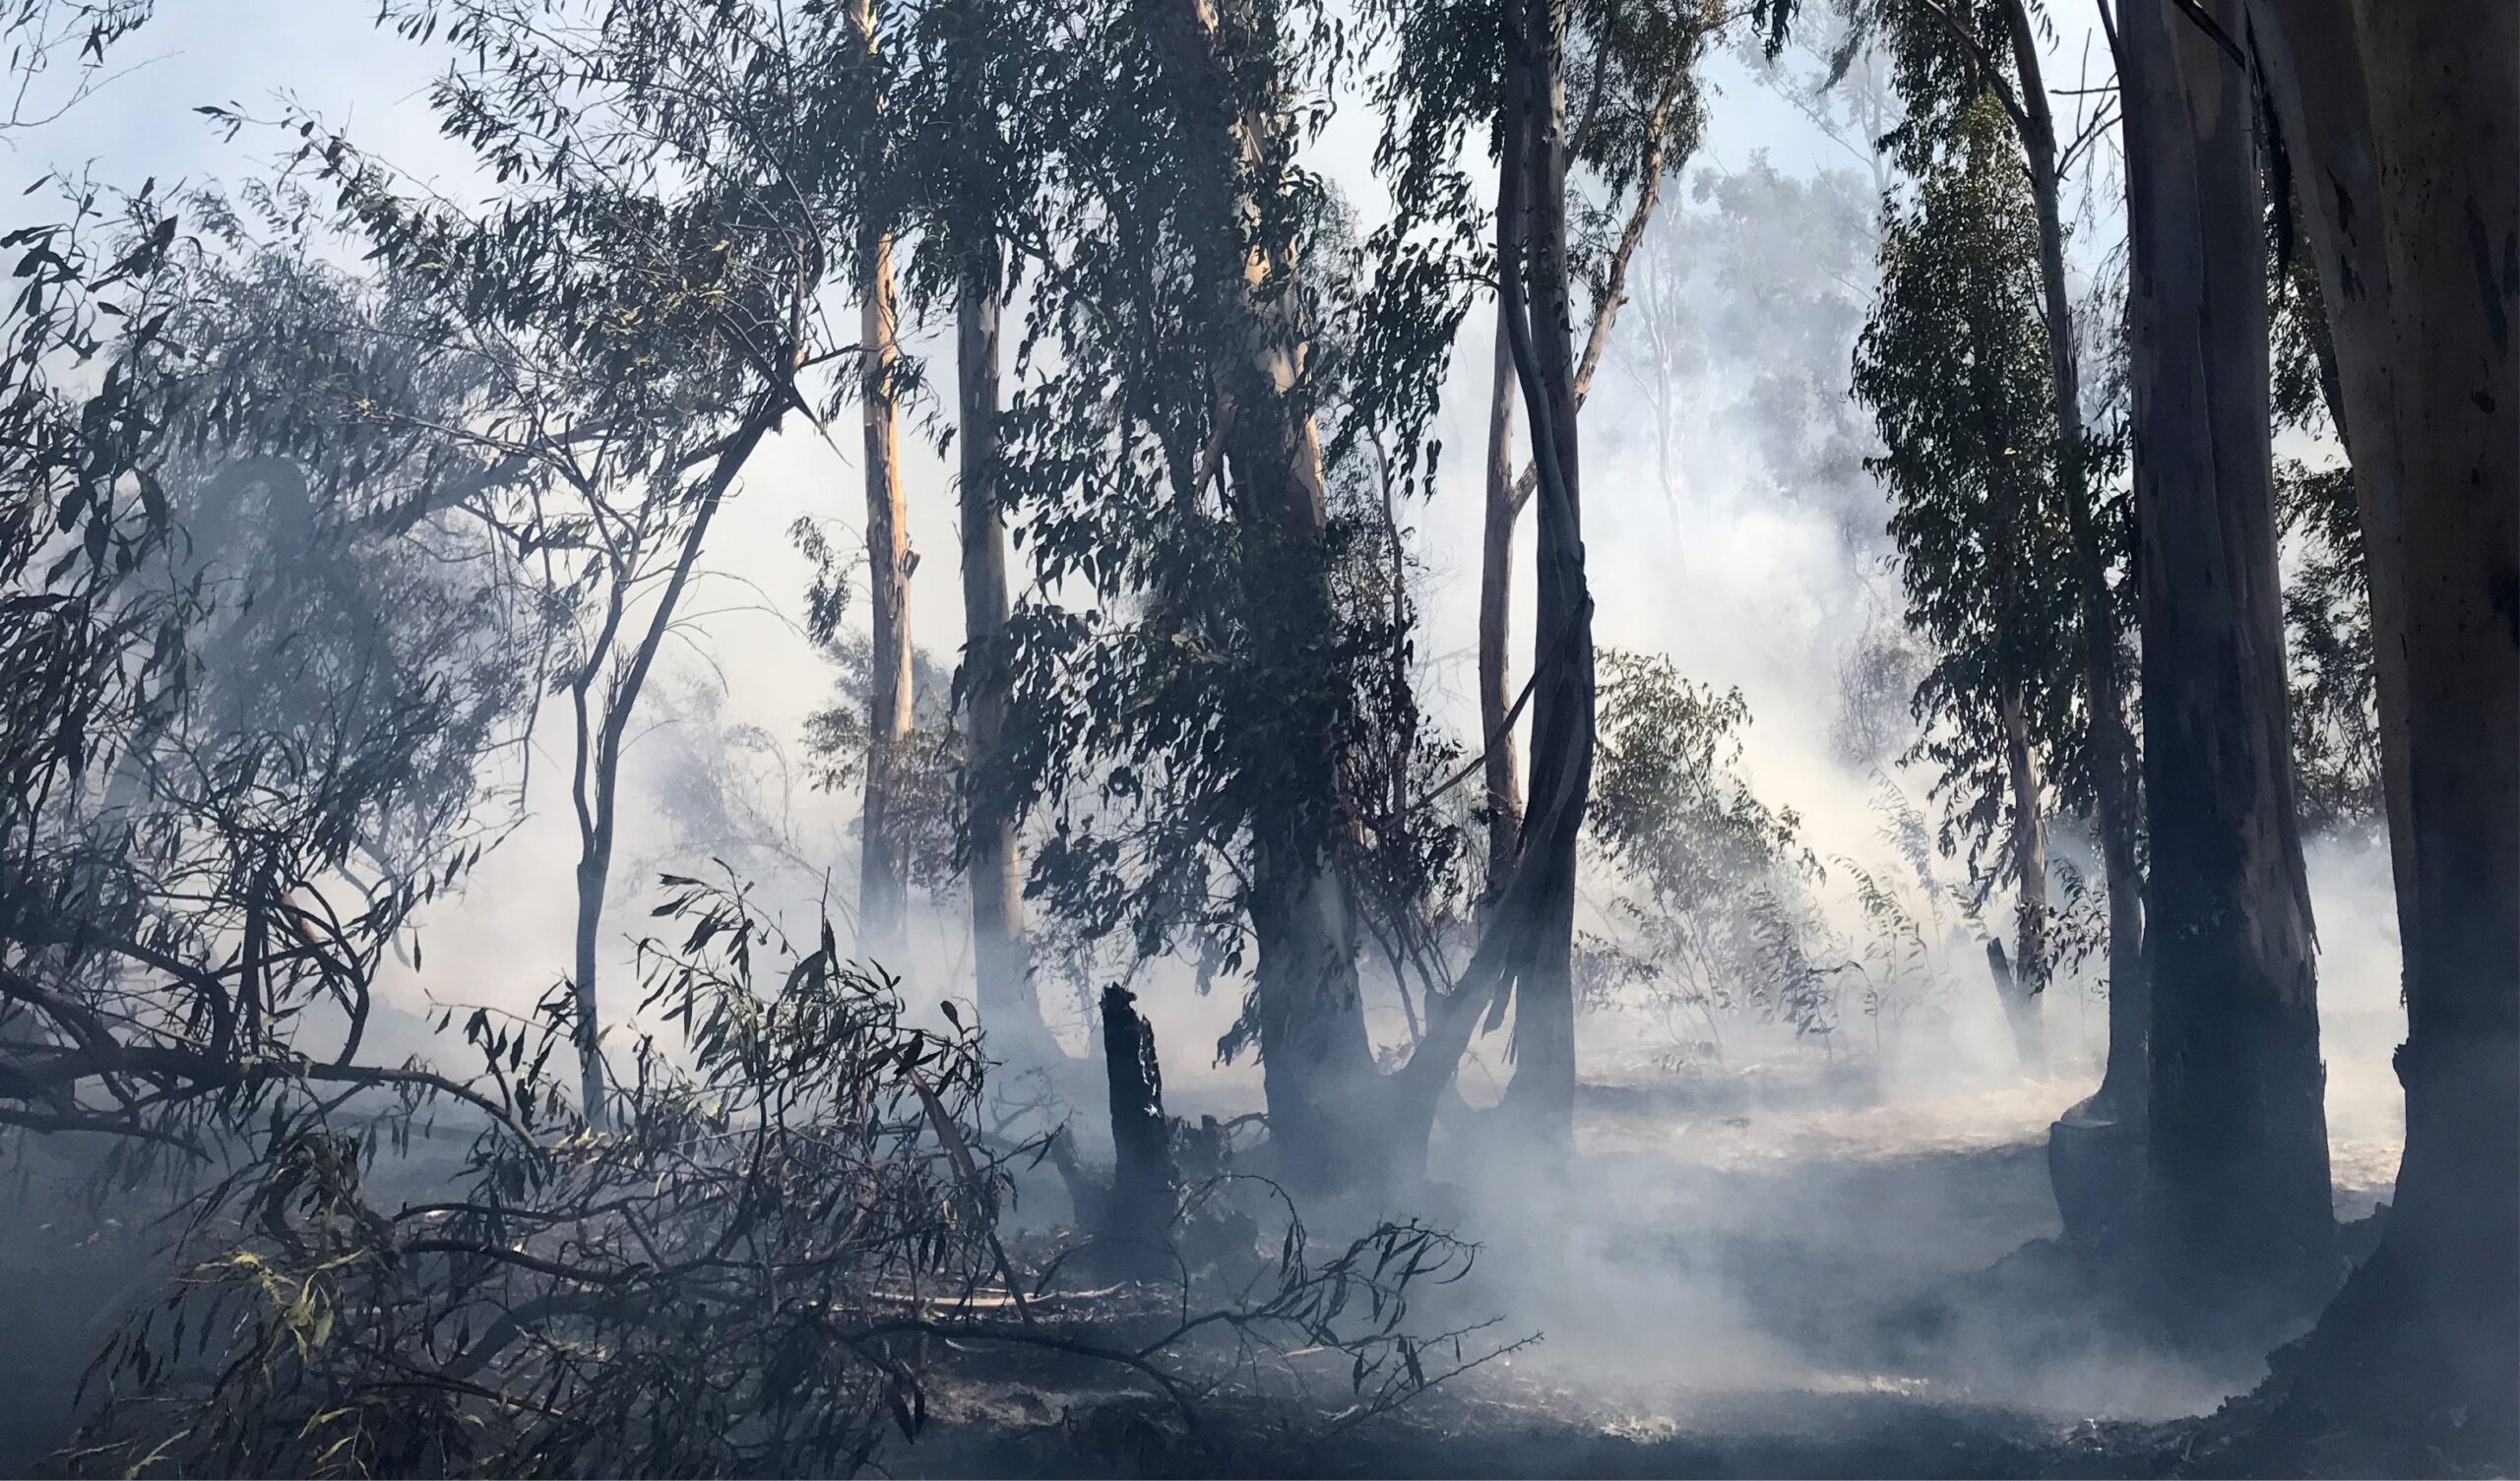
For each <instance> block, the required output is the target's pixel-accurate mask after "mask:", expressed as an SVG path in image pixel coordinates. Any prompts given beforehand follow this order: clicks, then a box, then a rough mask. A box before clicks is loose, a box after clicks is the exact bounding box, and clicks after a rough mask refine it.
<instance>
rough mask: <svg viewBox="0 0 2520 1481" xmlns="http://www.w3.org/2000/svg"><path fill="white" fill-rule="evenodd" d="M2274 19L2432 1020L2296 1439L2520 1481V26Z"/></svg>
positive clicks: (2411, 16)
mask: <svg viewBox="0 0 2520 1481" xmlns="http://www.w3.org/2000/svg"><path fill="white" fill-rule="evenodd" d="M2248 16H2249V19H2250V22H2251V28H2250V29H2251V32H2252V33H2253V36H2254V38H2255V40H2256V42H2257V46H2258V52H2259V55H2260V58H2261V60H2262V62H2263V64H2264V66H2265V69H2266V74H2267V77H2268V80H2269V86H2270V91H2271V92H2272V93H2273V95H2274V98H2275V101H2276V105H2277V112H2278V116H2279V117H2280V119H2281V121H2282V126H2283V129H2284V132H2285V138H2286V142H2287V145H2288V148H2289V150H2290V154H2291V157H2292V160H2293V161H2294V178H2295V179H2296V180H2297V181H2299V189H2300V198H2301V200H2302V201H2303V203H2304V204H2305V207H2306V209H2307V215H2308V216H2309V217H2310V225H2311V244H2312V247H2313V249H2314V251H2315V253H2316V255H2317V258H2318V265H2319V281H2320V287H2321V296H2322V297H2323V298H2324V300H2325V302H2326V305H2327V309H2328V314H2329V324H2330V327H2331V329H2332V331H2333V333H2334V335H2335V340H2336V350H2337V360H2338V368H2339V371H2340V374H2341V378H2342V380H2343V382H2344V395H2345V410H2346V420H2347V422H2348V423H2349V424H2350V425H2351V426H2352V428H2353V432H2354V446H2353V457H2354V481H2355V489H2356V495H2357V499H2358V501H2359V503H2360V504H2361V507H2362V533H2363V542H2364V549H2365V553H2366V555H2367V558H2368V560H2369V567H2370V578H2371V615H2372V626H2373V633H2374V639H2375V642H2374V648H2375V649H2376V655H2377V660H2378V681H2379V702H2380V717H2381V737H2380V738H2381V746H2382V762H2383V766H2384V770H2385V772H2386V779H2387V781H2388V783H2389V786H2388V801H2389V815H2390V816H2389V832H2390V847H2391V850H2392V852H2393V853H2394V854H2396V855H2397V856H2398V857H2399V859H2400V861H2401V868H2400V871H2399V879H2400V887H2399V891H2398V901H2397V905H2398V928H2399V937H2400V940H2401V943H2402V945H2403V949H2404V953H2405V984H2406V1000H2407V1040H2406V1043H2405V1045H2404V1046H2403V1047H2401V1048H2400V1049H2399V1050H2398V1055H2397V1066H2398V1076H2399V1079H2400V1080H2401V1081H2402V1082H2403V1083H2404V1084H2405V1086H2406V1096H2407V1107H2406V1129H2407V1131H2406V1156H2405V1160H2404V1162H2403V1163H2402V1164H2401V1166H2400V1168H2399V1172H2398V1184H2397V1201H2396V1203H2395V1204H2394V1206H2393V1207H2392V1209H2391V1210H2390V1213H2389V1216H2388V1222H2387V1224H2386V1226H2385V1231H2384V1233H2383V1234H2382V1236H2381V1240H2380V1245H2379V1248H2378V1250H2377V1251H2376V1252H2375V1253H2374V1254H2373V1255H2372V1257H2371V1259H2370V1260H2369V1261H2367V1262H2365V1263H2364V1264H2363V1265H2362V1266H2361V1267H2360V1268H2359V1269H2357V1270H2356V1271H2355V1273H2354V1275H2353V1276H2352V1278H2351V1279H2349V1280H2348V1281H2347V1283H2346V1286H2345V1289H2344V1290H2343V1292H2341V1293H2340V1294H2339V1295H2338V1297H2337V1299H2336V1301H2335V1302H2334V1303H2333V1304H2332V1305H2331V1306H2330V1307H2329V1308H2328V1310H2327V1313H2326V1315H2325V1316H2324V1317H2322V1318H2321V1320H2320V1323H2319V1326H2318V1327H2317V1329H2316V1330H2315V1331H2314V1332H2313V1333H2312V1334H2311V1336H2310V1337H2309V1339H2308V1341H2307V1342H2306V1344H2305V1345H2304V1347H2303V1349H2302V1350H2301V1351H2299V1353H2296V1354H2293V1355H2291V1356H2290V1359H2289V1361H2286V1362H2283V1363H2280V1364H2279V1369H2280V1370H2281V1372H2282V1373H2283V1375H2284V1376H2285V1380H2286V1381H2287V1382H2288V1384H2289V1394H2288V1399H2287V1403H2286V1405H2285V1407H2284V1408H2283V1409H2282V1410H2281V1411H2279V1413H2278V1416H2277V1417H2278V1420H2279V1422H2283V1426H2282V1427H2283V1428H2286V1429H2289V1430H2291V1431H2292V1432H2294V1433H2297V1434H2303V1435H2308V1434H2317V1433H2320V1432H2322V1431H2323V1430H2324V1429H2325V1428H2327V1427H2328V1426H2329V1425H2330V1424H2331V1423H2333V1422H2335V1421H2337V1420H2339V1419H2344V1420H2346V1421H2347V1422H2351V1423H2355V1424H2357V1425H2358V1426H2359V1427H2360V1428H2361V1429H2362V1430H2363V1431H2364V1432H2365V1433H2368V1432H2370V1431H2372V1430H2374V1429H2385V1430H2395V1431H2400V1432H2404V1433H2405V1434H2407V1435H2408V1436H2409V1437H2410V1438H2411V1440H2412V1441H2413V1443H2414V1444H2416V1445H2421V1446H2437V1447H2438V1448H2439V1450H2438V1451H2437V1452H2436V1453H2438V1454H2441V1455H2446V1456H2448V1457H2450V1458H2451V1459H2452V1460H2454V1461H2456V1462H2460V1463H2473V1464H2482V1465H2486V1466H2489V1467H2499V1468H2508V1467H2509V1466H2511V1465H2512V1464H2513V1463H2514V1461H2515V1458H2520V1412H2515V1410H2520V1406H2515V1404H2514V1402H2513V1394H2514V1393H2515V1392H2520V1261H2515V1260H2514V1258H2513V1251H2514V1250H2515V1249H2520V1177H2515V1176H2514V1175H2513V1169H2514V1168H2515V1167H2520V745H2515V744H2514V742H2513V737H2514V736H2516V735H2520V368H2516V367H2515V361H2514V355H2513V345H2512V334H2513V321H2514V319H2515V318H2520V171H2514V170H2513V168H2512V160H2513V159H2514V158H2515V157H2520V11H2515V9H2514V8H2513V7H2511V6H2508V5H2494V6H2482V7H2475V8H2454V7H2449V6H2444V5H2438V4H2408V5H2385V4H2377V3H2360V0H2252V3H2251V4H2250V5H2249V7H2248ZM2406 1453H2410V1454H2421V1453H2424V1452H2423V1451H2421V1450H2409V1451H2407V1452H2406ZM2277 1463H2278V1464H2281V1463H2282V1461H2281V1459H2280V1457H2279V1459H2278V1461H2277ZM2436 1463H2437V1462H2436Z"/></svg>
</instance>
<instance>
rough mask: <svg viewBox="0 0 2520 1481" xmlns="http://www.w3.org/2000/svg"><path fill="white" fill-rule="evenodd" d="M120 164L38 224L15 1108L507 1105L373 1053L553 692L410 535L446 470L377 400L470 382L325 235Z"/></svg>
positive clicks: (11, 1071) (154, 1123)
mask: <svg viewBox="0 0 2520 1481" xmlns="http://www.w3.org/2000/svg"><path fill="white" fill-rule="evenodd" d="M100 194H101V193H96V192H89V191H85V190H83V192H82V201H81V204H80V205H79V206H78V207H77V208H76V209H75V210H74V212H73V213H72V215H71V216H70V218H69V219H67V220H66V221H64V222H62V223H60V224H58V225H53V226H44V227H33V228H28V229H27V230H25V231H22V232H21V233H19V234H18V236H17V238H16V240H15V241H14V242H13V243H12V244H11V245H12V246H13V247H15V248H17V249H19V250H20V252H21V256H20V258H19V267H20V269H21V270H22V273H21V276H22V277H24V278H27V279H28V287H29V290H28V291H26V292H23V293H22V294H21V295H19V296H18V297H17V298H16V300H15V305H14V307H13V309H12V310H11V317H10V319H9V343H10V345H11V347H12V350H13V358H12V359H11V361H10V363H9V367H8V374H9V380H10V383H11V386H12V395H11V396H10V398H9V399H8V403H9V407H10V410H9V412H8V416H9V417H10V420H11V427H10V430H11V434H12V435H11V436H10V437H9V438H8V439H7V443H8V446H9V448H10V453H9V455H8V462H7V464H6V467H5V476H6V480H7V485H8V487H9V488H10V489H11V491H12V496H13V497H12V499H11V501H10V503H9V507H10V509H11V510H12V512H13V515H12V521H11V523H10V524H9V525H7V526H6V528H7V531H8V537H9V543H8V545H7V547H6V549H7V560H8V565H7V586H6V588H5V590H6V595H5V596H0V604H5V607H6V610H7V612H8V615H9V621H8V622H7V623H6V624H0V670H5V672H6V674H7V676H8V685H7V692H8V693H9V695H10V697H11V698H10V704H9V710H8V716H9V718H8V722H7V724H6V727H5V729H0V756H5V764H6V766H7V769H8V773H9V774H8V780H9V782H10V786H9V789H8V798H9V801H8V806H7V809H6V811H5V813H0V831H5V832H0V838H5V847H4V848H0V873H4V874H5V877H0V899H5V900H6V901H7V905H6V908H5V910H0V1024H5V1026H6V1030H7V1033H6V1037H7V1041H8V1047H7V1049H6V1052H5V1053H4V1054H0V1123H5V1124H9V1125H15V1126H21V1127H26V1128H30V1129H34V1130H42V1131H62V1130H75V1131H88V1132H104V1133H109V1134H113V1135H116V1136H119V1137H122V1138H125V1139H129V1142H130V1144H134V1145H137V1144H140V1143H150V1144H155V1145H164V1146H172V1147H178V1148H182V1149H183V1150H185V1151H187V1152H190V1153H194V1154H196V1155H199V1154H205V1153H206V1152H207V1150H208V1149H209V1148H210V1147H212V1146H214V1145H218V1144H221V1143H222V1142H229V1139H231V1138H232V1137H234V1136H236V1135H238V1134H240V1133H243V1132H246V1131H247V1130H249V1127H250V1124H251V1123H253V1122H255V1121H258V1120H260V1119H261V1118H262V1117H264V1116H265V1114H266V1113H268V1114H269V1115H270V1117H272V1118H273V1119H274V1122H275V1124H277V1123H278V1122H279V1121H282V1120H288V1119H293V1118H294V1117H296V1116H298V1115H301V1114H304V1113H307V1112H308V1111H309V1110H310V1109H311V1108H314V1107H317V1106H319V1105H322V1104H331V1105H339V1104H341V1103H343V1102H345V1101H347V1100H348V1099H350V1098H351V1097H352V1096H355V1095H358V1094H360V1093H361V1092H383V1094H384V1095H385V1096H386V1097H388V1101H387V1103H388V1105H389V1106H390V1105H391V1104H392V1103H393V1101H394V1100H395V1099H397V1098H399V1099H400V1100H401V1101H402V1103H404V1104H406V1105H409V1104H410V1101H411V1098H412V1097H417V1096H424V1095H432V1094H450V1095H454V1096H457V1097H459V1098H465V1099H470V1100H473V1102H474V1103H475V1104H476V1105H478V1106H480V1107H482V1108H483V1109H485V1110H491V1111H494V1112H495V1111H498V1110H499V1109H500V1108H499V1107H498V1106H497V1105H496V1104H495V1102H492V1101H489V1100H487V1099H486V1098H484V1097H482V1096H479V1095H478V1094H476V1093H474V1092H473V1091H472V1090H470V1089H468V1088H467V1087H466V1086H464V1085H462V1084H460V1083H458V1082H456V1081H453V1080H446V1079H444V1078H443V1077H440V1076H438V1075H437V1074H435V1073H434V1072H432V1071H429V1070H427V1069H426V1068H424V1067H421V1066H417V1065H404V1066H399V1067H397V1066H387V1065H380V1064H378V1063H376V1062H375V1061H374V1060H373V1058H372V1057H369V1056H367V1055H364V1054H362V1050H361V1044H362V1036H363V1032H364V1029H365V1027H366V1026H367V1024H368V1021H369V1018H370V1014H371V1008H372V995H371V986H372V982H373V978H374V974H375V972H376V969H377V966H378V963H379V961H380V959H381V957H382V956H383V955H384V954H385V952H386V951H388V950H389V949H390V948H392V947H393V946H394V944H395V943H396V942H397V941H398V939H399V938H400V936H401V934H402V932H403V930H404V928H405V927H406V925H407V924H408V923H409V921H410V916H411V913H412V911H413V910H414V909H415V908H416V907H417V906H418V905H419V903H420V902H421V901H422V900H423V899H425V898H427V897H428V896H429V895H433V894H434V893H435V892H437V891H438V890H439V889H441V888H443V887H444V886H445V885H447V884H448V883H450V882H451V881H452V880H453V879H455V878H456V877H457V876H459V875H460V874H461V873H462V872H463V870H464V868H465V867H466V866H467V865H468V864H469V862H470V861H471V859H472V858H473V856H475V855H476V854H477V851H478V848H479V847H480V845H481V842H482V839H481V838H480V837H479V836H478V835H477V834H473V833H468V830H467V824H468V822H469V820H470V818H471V812H472V810H471V803H472V801H473V780H474V776H473V768H474V766H475V765H476V764H477V762H478V761H479V760H480V757H481V752H482V748H483V745H484V741H485V736H486V735H488V734H489V733H490V731H491V729H492V728H493V727H494V726H495V724H496V722H497V721H500V720H503V719H507V718H512V717H513V716H514V713H515V710H517V709H518V708H521V695H520V694H519V689H520V687H521V686H519V685H518V684H517V682H516V679H517V676H518V674H519V672H520V671H522V670H521V669H520V666H519V665H517V664H515V663H514V662H513V661H512V659H513V654H512V652H510V651H508V650H506V649H504V648H502V647H500V645H499V641H498V640H499V639H500V637H501V633H500V625H499V621H498V619H499V617H500V614H499V613H497V612H495V611H484V610H483V609H482V607H481V606H480V605H479V604H478V603H477V602H476V600H475V597H476V595H477V594H478V593H477V591H476V589H475V588H472V587H469V586H467V583H468V582H469V581H470V580H471V579H472V578H473V577H474V576H475V575H477V571H476V570H474V569H467V568H466V567H465V566H464V564H463V563H459V566H458V567H457V568H454V569H453V570H452V573H450V568H449V567H445V566H441V565H439V564H437V563H436V561H435V560H434V558H433V557H434V556H435V555H437V554H441V553H446V552H444V551H439V550H432V549H430V548H428V542H427V541H425V540H411V539H406V538H404V537H403V536H402V535H400V534H380V533H379V532H378V526H379V525H380V524H382V525H386V526H388V527H389V528H390V527H391V526H392V525H394V524H395V523H396V522H397V521H398V520H399V519H400V516H401V512H402V509H403V500H404V498H405V496H406V495H408V494H409V493H410V491H411V489H412V487H413V486H414V484H415V483H416V482H418V481H420V480H421V479H422V478H423V477H424V476H426V474H427V472H428V470H430V469H432V468H434V467H435V466H436V465H437V464H436V463H435V460H433V459H432V458H431V457H430V456H429V455H428V454H427V453H425V452H423V451H422V448H423V445H424V440H423V439H419V438H415V437H413V436H411V435H410V433H409V432H408V431H405V430H401V429H398V428H397V427H396V426H394V425H393V424H392V423H391V422H390V421H389V419H387V418H384V417H380V416H376V415H372V414H371V413H372V412H373V411H374V410H376V409H378V408H383V407H386V406H392V407H394V408H395V409H397V410H398V411H401V412H404V413H409V414H421V415H425V414H427V413H429V412H431V411H437V410H442V409H443V407H444V405H445V404H446V403H447V401H448V400H449V399H450V398H452V399H458V400H460V399H461V398H462V396H463V395H464V394H465V391H466V387H467V385H468V382H467V380H466V378H465V376H464V375H463V374H462V373H461V372H460V371H459V372H456V373H454V374H452V375H448V374H441V373H439V370H440V369H442V368H443V367H438V368H432V367H430V366H429V365H427V364H426V363H425V359H424V357H420V356H414V355H411V354H409V353H407V352H406V347H405V345H404V344H403V343H402V342H401V341H399V340H397V339H394V338H393V337H392V336H391V335H386V334H378V333H374V331H376V330H378V329H379V328H380V321H379V319H378V318H377V317H376V315H377V313H378V307H377V305H375V304H374V303H373V301H372V300H365V299H362V298H360V297H359V296H357V295H355V294H354V293H351V292H348V291H347V290H346V289H345V288H344V287H343V286H342V285H340V284H338V283H336V282H334V281H332V280H330V279H329V278H326V277H325V276H324V275H322V274H320V273H316V272H314V271H312V270H309V269H307V268H306V267H305V266H304V265H303V264H302V263H298V262H294V261H291V260H287V259H263V260H258V261H252V262H248V263H244V264H222V263H221V261H220V260H219V258H218V256H217V249H216V247H215V246H213V247H203V246H201V245H200V238H198V237H182V236H181V234H180V227H179V224H178V218H177V217H176V216H173V215H171V214H168V211H167V208H166V204H165V203H162V202H159V201H158V200H156V199H155V198H154V197H152V196H151V194H150V193H148V192H143V193H141V194H140V195H139V196H137V197H134V198H132V199H130V200H129V201H128V202H127V203H125V208H124V210H123V211H122V213H121V224H120V225H119V227H117V225H116V224H114V223H112V222H108V221H104V220H100V219H99V218H98V217H97V216H96V215H95V204H94V203H95V202H96V201H97V200H98V199H99V198H100ZM193 215H194V216H196V217H201V216H208V217H211V218H212V224H214V225H216V224H217V220H216V216H217V213H216V211H215V208H212V207H210V206H208V205H207V204H197V205H196V207H195V208H194V210H193ZM108 243H111V244H112V245H111V246H107V245H106V244H108ZM91 356H94V357H98V358H100V359H101V360H102V363H103V364H104V365H105V367H106V369H105V371H104V373H103V374H102V376H101V377H100V378H99V379H97V380H95V381H94V382H92V383H90V384H88V385H87V386H85V387H84V388H81V389H72V388H73V387H74V386H77V385H78V383H77V382H71V383H69V384H65V383H64V382H62V381H60V380H56V379H55V378H54V377H55V376H57V375H58V374H59V373H60V371H61V369H62V367H63V366H64V365H65V364H67V363H69V361H70V359H71V358H72V357H82V358H84V357H91ZM415 362H418V363H415ZM266 614H278V615H279V616H281V617H284V619H285V621H276V620H273V619H272V617H270V616H268V615H266ZM371 866H375V867H376V868H377V870H378V874H379V877H377V878H372V879H363V878H361V875H362V873H363V872H365V871H367V870H368V869H369V868H370V867H371ZM369 1104H374V1102H373V1101H371V1102H369ZM230 1144H232V1143H230Z"/></svg>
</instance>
